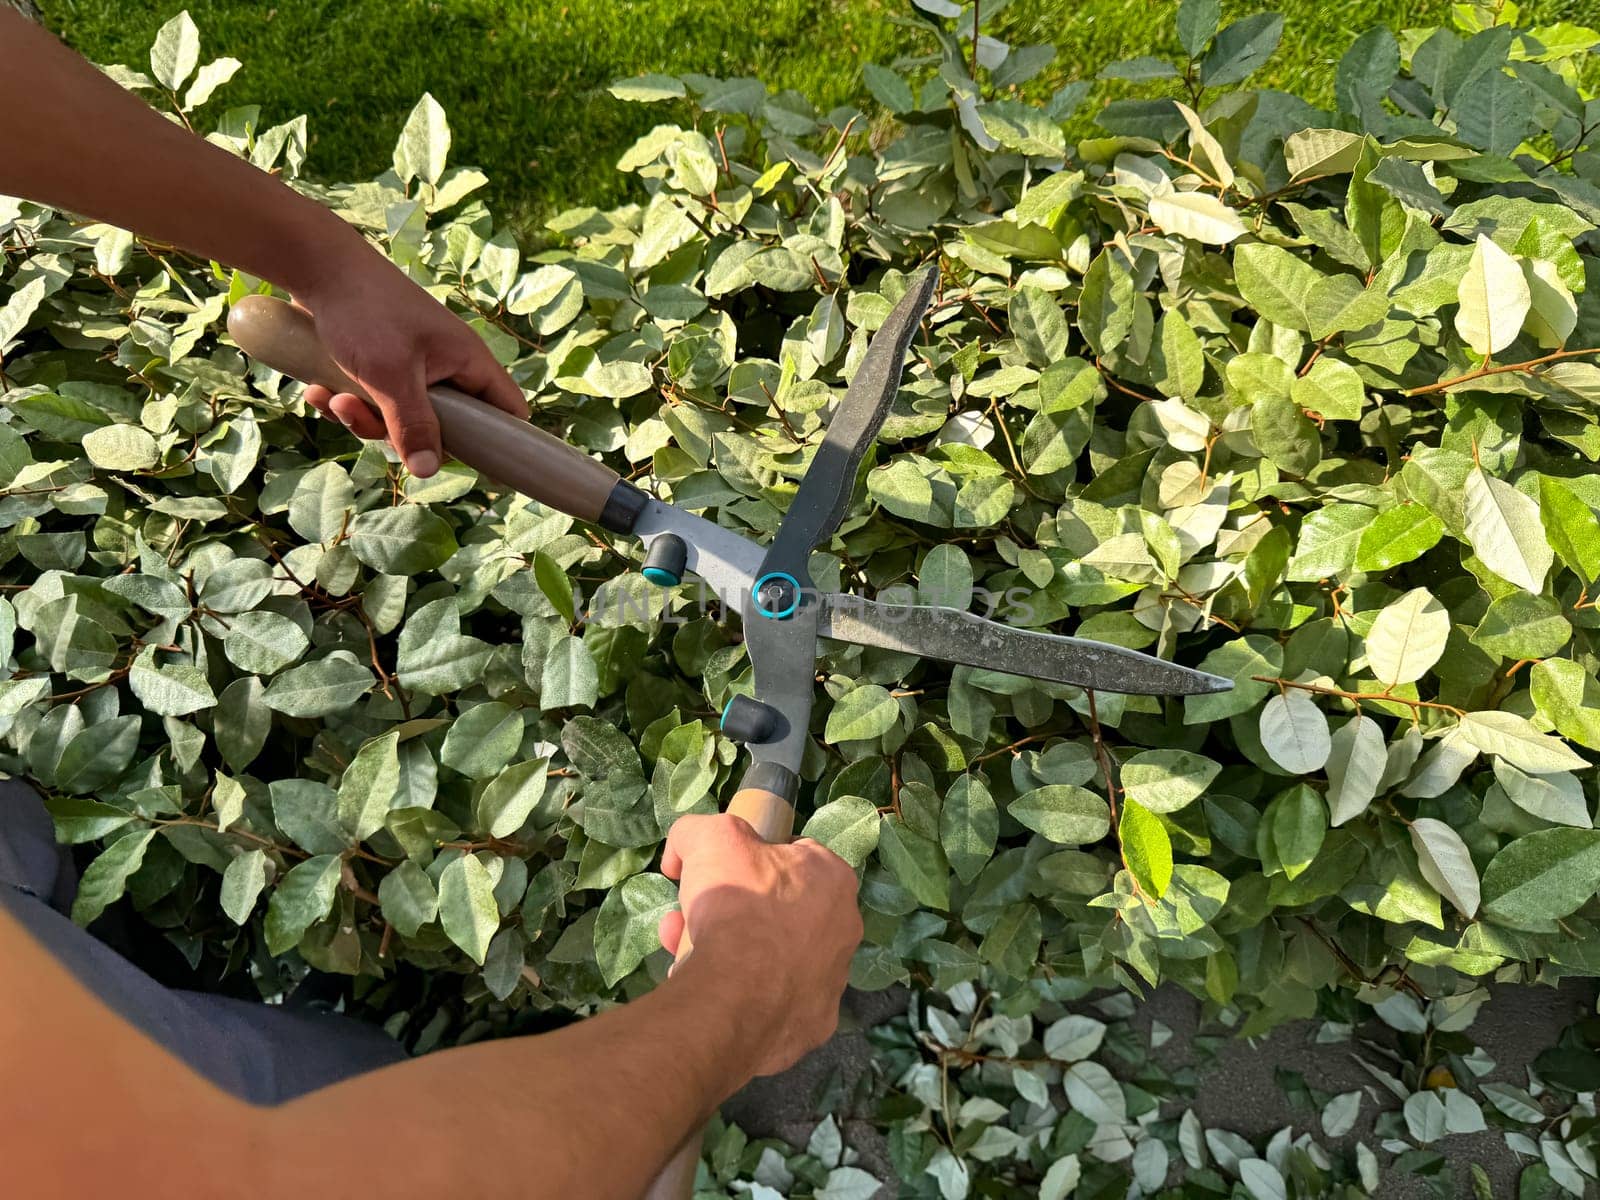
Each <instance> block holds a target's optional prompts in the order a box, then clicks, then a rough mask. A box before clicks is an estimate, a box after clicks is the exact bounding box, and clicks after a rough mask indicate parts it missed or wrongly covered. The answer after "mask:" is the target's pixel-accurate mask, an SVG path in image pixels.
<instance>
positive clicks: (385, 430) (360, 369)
mask: <svg viewBox="0 0 1600 1200" xmlns="http://www.w3.org/2000/svg"><path fill="white" fill-rule="evenodd" d="M295 299H296V301H297V302H298V303H299V304H301V306H302V307H304V308H305V309H306V310H307V311H308V312H310V313H311V315H312V317H313V318H315V320H316V323H317V335H318V336H319V337H320V338H321V339H322V344H323V345H325V346H326V347H327V348H328V351H329V353H331V354H332V355H333V359H334V361H335V362H337V363H338V364H339V366H340V367H342V368H343V369H344V371H345V373H346V374H347V375H349V376H350V378H351V379H353V380H355V382H356V383H358V384H360V385H361V386H362V387H363V388H364V389H365V390H366V392H367V394H368V395H369V396H371V397H372V400H373V403H375V404H376V405H377V409H378V411H377V412H374V411H373V409H372V407H371V405H369V404H368V403H367V402H366V401H365V400H363V399H362V398H361V397H360V396H357V395H354V394H353V393H350V392H338V393H335V392H333V391H330V390H329V389H328V388H325V387H321V386H318V385H315V384H313V385H309V386H307V388H306V390H305V398H306V402H307V403H308V404H310V405H311V406H312V407H313V408H314V409H316V410H317V411H318V412H319V413H321V414H322V415H323V416H325V417H332V418H333V419H334V420H337V421H339V422H341V423H342V424H344V425H345V426H346V427H347V428H348V429H349V430H350V432H351V433H353V434H355V435H356V436H357V437H360V438H370V439H377V438H387V439H388V441H389V444H390V445H392V446H393V447H394V448H395V449H396V450H397V451H399V453H400V456H401V458H403V459H404V460H405V464H406V467H407V469H408V470H410V472H411V473H412V474H413V475H417V476H421V477H424V478H426V477H427V476H429V475H432V474H433V473H434V472H435V471H437V470H438V469H439V464H440V462H441V461H442V454H443V447H442V446H441V445H440V442H439V422H438V420H437V418H436V417H435V416H434V412H433V405H432V404H431V403H429V401H428V396H427V390H428V387H429V385H430V384H435V383H441V382H448V383H449V384H450V385H451V386H453V387H455V388H458V389H460V390H461V391H463V392H466V393H468V394H469V395H473V396H478V397H480V398H482V399H483V400H484V402H485V403H488V404H492V405H494V406H495V407H496V408H501V409H504V410H505V411H506V412H508V413H510V414H511V415H512V416H514V417H519V418H521V419H523V420H526V419H527V416H528V404H527V401H525V400H524V399H523V397H522V389H521V388H519V387H518V386H517V385H516V383H515V382H513V381H512V379H511V376H509V375H507V374H506V372H505V369H504V368H503V367H501V366H500V364H499V363H498V362H496V361H495V358H494V355H493V354H492V353H490V351H489V347H488V346H487V345H486V344H485V343H484V341H483V339H482V338H480V337H479V336H478V335H477V334H476V333H475V332H473V330H472V328H471V327H470V326H468V325H467V324H466V323H465V322H464V321H462V320H461V319H460V318H459V317H457V316H456V315H455V314H454V313H452V312H450V310H449V309H447V308H445V307H444V305H442V304H440V303H439V302H438V301H437V300H435V299H434V298H433V297H432V296H430V295H428V293H427V292H425V291H423V290H422V289H421V288H420V287H418V286H417V285H416V284H415V283H413V282H412V281H411V280H410V279H408V278H406V276H405V275H404V274H402V273H401V272H400V270H399V269H398V268H397V267H395V266H394V264H392V263H390V262H389V261H388V260H387V259H385V258H384V257H383V256H382V255H380V254H378V253H377V252H376V251H374V250H372V248H371V247H369V246H367V245H366V244H365V243H362V246H361V248H360V250H359V251H358V252H357V253H356V254H355V255H354V256H353V258H352V260H351V261H348V262H346V263H345V264H344V265H343V266H342V267H340V268H339V269H327V270H324V271H323V272H321V273H320V278H319V280H318V281H317V283H316V284H314V285H313V286H311V287H310V288H303V289H302V290H301V292H300V293H299V294H297V295H296V297H295Z"/></svg>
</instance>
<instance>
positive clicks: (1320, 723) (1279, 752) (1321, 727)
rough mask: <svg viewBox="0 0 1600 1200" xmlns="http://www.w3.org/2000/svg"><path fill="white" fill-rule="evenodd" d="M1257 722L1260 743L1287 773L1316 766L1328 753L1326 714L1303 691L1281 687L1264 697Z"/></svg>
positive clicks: (1319, 764)
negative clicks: (1259, 727) (1259, 719)
mask: <svg viewBox="0 0 1600 1200" xmlns="http://www.w3.org/2000/svg"><path fill="white" fill-rule="evenodd" d="M1260 725H1261V744H1262V746H1263V747H1265V748H1266V751H1267V753H1268V754H1270V755H1271V756H1272V759H1273V761H1274V762H1276V763H1277V764H1278V765H1279V766H1280V767H1282V768H1283V769H1284V770H1285V771H1288V772H1289V773H1290V774H1291V775H1307V774H1309V773H1311V772H1312V771H1316V770H1319V769H1320V768H1321V767H1322V765H1323V764H1324V763H1326V762H1327V761H1328V755H1329V754H1330V753H1332V750H1333V744H1332V739H1331V735H1330V734H1329V732H1328V718H1327V717H1326V716H1325V715H1323V712H1322V710H1321V709H1320V708H1318V707H1317V704H1316V701H1315V700H1313V699H1312V698H1311V697H1310V696H1309V695H1307V694H1306V693H1305V692H1303V691H1299V690H1285V691H1283V692H1281V693H1279V694H1278V695H1276V696H1274V697H1272V698H1271V699H1270V700H1268V701H1267V703H1266V704H1265V705H1264V706H1263V707H1262V709H1261V721H1260Z"/></svg>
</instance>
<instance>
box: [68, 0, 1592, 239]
mask: <svg viewBox="0 0 1600 1200" xmlns="http://www.w3.org/2000/svg"><path fill="white" fill-rule="evenodd" d="M1592 3H1593V0H1540V2H1537V3H1533V4H1525V5H1524V6H1523V8H1524V15H1525V17H1526V16H1529V15H1535V14H1536V15H1537V16H1538V17H1540V18H1541V19H1544V20H1556V19H1563V18H1564V19H1579V18H1580V17H1581V16H1582V13H1583V11H1584V10H1586V9H1588V8H1589V7H1590V6H1591V5H1592ZM42 7H44V8H46V10H47V15H46V21H47V23H48V24H49V25H50V26H51V27H52V28H53V29H54V30H55V31H56V32H57V33H58V34H60V35H61V36H62V37H64V38H65V39H66V40H67V41H68V42H69V43H70V44H71V45H73V46H74V47H76V48H77V49H78V50H79V51H81V52H82V53H84V54H85V55H87V56H88V57H90V58H91V59H93V60H95V61H96V62H102V63H109V62H121V63H127V64H129V65H130V66H137V67H141V68H145V67H147V64H148V47H149V45H150V42H151V40H152V38H153V37H154V35H155V32H156V30H157V29H158V28H159V27H160V25H161V23H162V22H163V21H165V20H166V19H167V18H169V17H171V16H172V15H173V14H175V13H176V12H178V11H179V10H180V9H181V8H182V7H184V0H52V2H51V3H49V4H47V5H43V6H42ZM187 7H188V8H189V11H190V13H191V14H192V15H193V17H194V19H195V21H196V23H197V24H198V25H199V28H200V34H201V39H202V53H201V60H202V61H206V60H208V59H210V58H212V57H215V56H217V55H223V54H231V55H233V56H234V57H235V58H238V59H240V60H241V61H242V62H243V63H244V67H243V69H242V70H241V71H240V72H239V73H238V74H237V75H236V76H235V77H234V79H233V81H232V82H231V83H229V84H228V85H227V86H226V87H225V88H223V89H222V91H221V92H219V93H218V96H217V98H215V99H214V100H213V101H212V102H211V105H210V106H209V109H208V110H209V111H213V112H220V111H221V110H222V109H223V108H225V107H227V106H228V105H230V104H243V103H252V104H260V105H261V106H262V109H263V120H264V121H265V122H273V121H280V120H284V119H286V118H288V117H292V116H294V115H295V114H297V113H301V112H304V113H306V114H307V115H308V116H309V117H310V121H311V136H312V143H311V150H310V155H309V160H308V165H307V170H308V171H309V172H310V173H312V174H313V175H315V176H317V177H320V178H323V179H360V178H366V177H369V176H371V175H373V174H375V173H376V172H378V171H381V170H382V169H383V168H384V166H385V165H386V164H387V163H388V161H389V155H390V150H391V148H392V146H393V144H394V140H395V137H396V135H397V134H398V132H399V130H400V127H401V125H402V123H403V122H404V120H405V117H406V114H407V113H408V112H409V111H410V109H411V107H412V105H413V104H414V103H415V102H416V100H417V97H418V96H420V95H421V94H422V93H423V92H424V91H428V92H432V93H433V95H434V96H435V97H436V98H437V99H438V100H439V102H440V103H441V104H443V105H444V107H445V110H446V112H447V113H448V114H449V117H450V125H451V130H452V133H453V137H454V148H453V150H452V152H451V160H452V161H453V162H455V163H458V164H472V165H476V166H480V167H482V168H483V169H484V170H485V171H486V172H487V173H488V175H489V178H490V180H491V186H490V189H489V193H488V198H489V201H490V203H491V205H492V207H493V208H494V210H495V212H496V213H497V214H498V215H499V216H501V217H502V218H504V219H506V220H509V221H513V222H514V223H515V224H517V225H518V226H519V227H521V228H522V229H523V230H524V231H530V230H531V229H532V228H533V227H534V226H535V225H536V224H537V223H538V222H539V221H540V220H541V219H542V218H543V217H544V216H547V215H548V214H550V213H552V212H554V211H558V210H559V209H561V208H564V207H568V206H570V205H575V204H598V205H602V206H604V205H607V204H613V203H616V202H618V201H620V200H622V199H623V198H625V197H626V196H628V195H629V194H630V192H629V187H630V181H629V180H628V179H627V178H626V177H624V176H621V175H619V174H618V173H617V172H616V170H615V169H614V164H615V162H616V160H617V157H618V155H619V154H620V153H621V152H622V151H623V150H624V149H626V148H627V147H628V145H629V144H630V143H631V142H632V141H633V140H634V139H635V138H637V137H638V136H639V135H640V134H642V133H645V132H647V131H648V130H649V129H650V128H651V127H652V126H653V125H654V124H656V123H658V122H660V121H663V120H671V119H676V115H675V114H674V113H673V111H672V109H671V108H669V107H665V106H660V105H637V104H624V103H622V102H620V101H617V100H614V99H612V98H611V97H610V96H609V95H608V94H607V93H606V91H605V87H606V84H608V83H609V82H610V81H611V80H613V79H615V78H617V77H619V76H624V75H636V74H639V73H642V72H645V71H666V72H700V73H702V74H707V75H720V76H733V75H755V76H758V77H759V78H761V79H764V80H765V81H766V82H767V83H768V84H770V85H773V86H776V87H790V88H796V89H798V90H800V91H802V92H804V93H805V94H807V95H808V96H810V97H811V98H812V99H813V100H814V101H815V102H816V103H817V104H818V105H819V106H820V107H821V108H822V109H823V110H826V109H827V108H829V107H832V106H833V105H836V104H840V103H844V102H847V101H857V100H859V99H861V98H862V97H863V96H865V94H866V93H865V90H864V88H863V86H862V84H861V67H862V66H863V64H865V63H869V62H878V63H884V64H891V63H893V62H894V61H895V60H896V59H897V58H898V57H900V56H903V55H917V54H925V53H928V52H930V51H931V50H932V49H933V48H934V47H933V43H932V41H931V39H930V38H928V37H927V36H926V34H924V33H921V32H919V31H918V30H916V29H914V28H910V27H908V26H906V25H905V24H897V23H896V22H895V21H894V20H893V19H892V18H893V17H895V16H903V15H905V14H906V13H907V12H909V11H910V4H909V0H759V2H756V3H752V2H750V0H564V2H563V0H432V2H429V0H274V2H271V3H268V2H266V0H262V2H248V3H240V2H233V3H230V2H228V0H188V2H187ZM1263 7H1276V8H1277V9H1278V10H1279V11H1282V12H1283V13H1284V15H1285V18H1286V21H1287V30H1286V32H1285V35H1284V39H1283V44H1282V46H1281V47H1280V48H1279V51H1278V54H1277V56H1276V58H1275V59H1274V60H1273V62H1271V63H1270V64H1269V65H1268V66H1267V67H1266V68H1265V69H1264V70H1263V71H1262V72H1260V74H1259V75H1258V76H1257V77H1256V79H1255V81H1254V82H1257V83H1259V84H1262V85H1270V86H1275V87H1281V88H1284V89H1286V90H1290V91H1295V92H1298V93H1300V94H1302V95H1304V96H1306V97H1307V98H1308V99H1311V100H1313V101H1320V100H1326V99H1327V98H1328V97H1329V96H1330V95H1331V93H1332V80H1333V70H1334V64H1336V63H1337V61H1338V58H1339V56H1340V54H1342V53H1343V51H1344V49H1345V47H1346V46H1347V45H1348V44H1349V42H1350V40H1351V39H1352V38H1353V37H1354V36H1355V35H1356V34H1357V33H1359V32H1361V31H1362V30H1365V29H1366V28H1368V27H1369V26H1371V25H1374V24H1378V23H1380V22H1384V21H1387V22H1388V23H1390V24H1391V25H1392V26H1396V27H1401V26H1418V25H1430V24H1436V23H1439V22H1440V21H1441V20H1443V19H1444V18H1445V16H1446V10H1447V0H1353V2H1347V3H1330V2H1329V0H1287V2H1286V3H1280V4H1277V5H1275V6H1274V5H1270V4H1267V5H1258V4H1253V3H1245V2H1239V0H1224V4H1223V11H1224V20H1225V21H1226V20H1229V19H1236V18H1238V17H1240V16H1244V15H1246V14H1248V13H1251V12H1255V11H1258V10H1259V9H1260V8H1263ZM1175 11H1176V4H1175V3H1174V2H1173V0H1013V2H1012V3H1010V4H1009V5H1007V6H1006V7H1005V8H1004V9H1003V10H1002V11H1001V12H1000V15H999V19H998V22H997V26H998V27H997V28H995V29H993V30H991V32H993V33H995V34H996V35H998V36H1000V37H1003V38H1005V39H1006V40H1008V41H1011V42H1012V43H1013V44H1024V43H1029V42H1040V41H1048V42H1051V43H1053V44H1055V45H1056V46H1057V47H1059V49H1060V55H1059V56H1058V58H1057V60H1056V63H1055V65H1054V66H1053V67H1052V68H1051V70H1050V71H1049V72H1048V73H1047V75H1046V76H1044V77H1043V78H1042V79H1041V80H1040V83H1039V85H1037V86H1038V88H1039V89H1045V88H1049V87H1053V86H1058V85H1059V84H1061V83H1064V82H1066V81H1068V80H1072V79H1079V78H1088V77H1092V76H1093V74H1094V73H1095V72H1096V71H1097V70H1098V69H1099V68H1100V67H1101V66H1103V65H1105V64H1106V63H1108V62H1111V61H1114V60H1116V59H1119V58H1125V57H1131V56H1133V55H1136V54H1145V53H1161V52H1168V53H1171V52H1175V51H1176V48H1177V46H1176V39H1175V36H1174V34H1173V32H1172V18H1173V14H1174V12H1175ZM1030 90H1033V89H1030ZM1097 95H1098V93H1097ZM202 124H203V121H202ZM633 186H636V185H633Z"/></svg>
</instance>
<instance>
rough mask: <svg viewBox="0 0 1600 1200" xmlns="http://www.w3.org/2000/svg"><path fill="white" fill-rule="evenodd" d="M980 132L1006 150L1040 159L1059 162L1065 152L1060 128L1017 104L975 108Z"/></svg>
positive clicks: (998, 103)
mask: <svg viewBox="0 0 1600 1200" xmlns="http://www.w3.org/2000/svg"><path fill="white" fill-rule="evenodd" d="M978 120H979V122H981V123H982V125H983V130H984V132H985V133H987V134H988V135H989V136H990V137H992V138H994V140H995V141H997V142H999V143H1000V144H1001V145H1002V146H1004V147H1006V148H1007V149H1008V150H1015V151H1017V153H1019V154H1029V155H1036V156H1039V157H1043V158H1060V157H1061V156H1062V155H1064V154H1066V152H1067V139H1066V137H1065V136H1064V135H1063V134H1062V132H1061V126H1059V125H1057V124H1056V123H1055V122H1054V121H1052V120H1051V119H1050V118H1049V116H1048V115H1047V114H1045V113H1044V112H1043V111H1041V110H1040V109H1037V108H1035V107H1034V106H1033V105H1031V104H1025V103H1023V102H1022V101H1020V100H993V101H990V102H989V103H988V104H980V105H978Z"/></svg>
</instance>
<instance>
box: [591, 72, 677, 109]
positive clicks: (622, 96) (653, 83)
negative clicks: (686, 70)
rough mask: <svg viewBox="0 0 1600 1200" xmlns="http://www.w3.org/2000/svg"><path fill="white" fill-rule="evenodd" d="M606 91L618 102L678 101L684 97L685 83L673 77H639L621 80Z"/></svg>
mask: <svg viewBox="0 0 1600 1200" xmlns="http://www.w3.org/2000/svg"><path fill="white" fill-rule="evenodd" d="M606 91H608V92H610V93H611V94H612V95H613V96H615V97H616V98H617V99H618V100H631V101H634V102H636V103H643V104H648V103H652V102H654V101H657V100H676V99H678V98H680V97H682V96H683V95H684V87H683V81H682V80H680V79H677V78H675V77H674V76H671V75H638V76H635V77H634V78H632V79H619V80H617V81H616V82H615V83H613V84H611V86H610V87H608V88H606Z"/></svg>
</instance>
